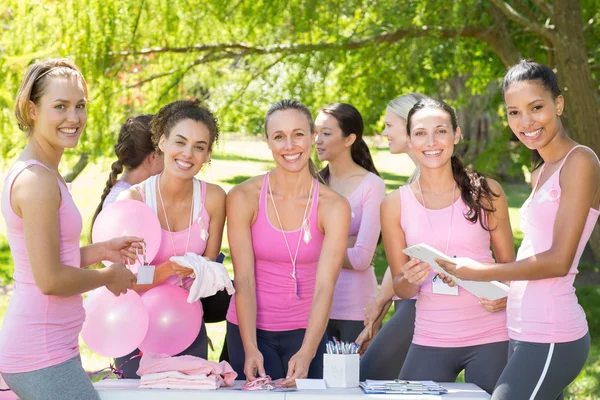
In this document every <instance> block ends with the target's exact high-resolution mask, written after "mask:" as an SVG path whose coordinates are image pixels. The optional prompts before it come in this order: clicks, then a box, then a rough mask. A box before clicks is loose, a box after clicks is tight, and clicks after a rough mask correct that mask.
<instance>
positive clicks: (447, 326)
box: [400, 185, 508, 347]
mask: <svg viewBox="0 0 600 400" xmlns="http://www.w3.org/2000/svg"><path fill="white" fill-rule="evenodd" d="M400 199H401V200H400V201H401V204H402V212H401V217H400V218H401V221H400V224H401V226H402V229H403V230H404V234H405V236H406V245H407V246H412V245H415V244H419V243H426V244H428V245H430V246H432V247H435V248H437V249H438V250H440V251H442V252H443V251H445V250H446V249H445V248H443V249H439V247H438V246H440V245H445V243H446V240H447V237H448V231H449V226H450V215H451V211H452V206H449V207H446V208H443V209H440V210H430V209H427V210H425V207H423V205H422V204H421V203H419V201H418V200H417V198H416V197H415V194H414V193H413V191H412V190H411V188H410V186H409V185H405V186H402V187H401V188H400ZM465 212H466V206H465V203H464V202H463V200H462V198H461V197H459V198H458V200H456V201H455V203H454V215H453V216H452V231H451V235H450V242H449V245H448V255H449V256H450V257H453V256H456V257H469V258H472V259H473V260H476V261H479V262H494V259H493V258H492V251H491V250H490V233H489V232H488V231H486V230H485V229H483V228H482V227H481V225H480V223H479V221H477V222H476V223H475V224H473V223H471V222H469V221H467V219H465V217H464V213H465ZM427 214H429V219H430V221H431V226H432V227H433V230H434V231H435V233H434V232H432V230H431V227H430V225H429V222H428V221H427ZM434 238H437V240H438V241H439V245H438V243H436V240H435V239H434ZM435 275H436V274H435V272H433V271H432V272H431V274H430V275H429V278H428V279H427V281H425V283H423V284H422V285H421V287H420V288H419V293H418V296H417V304H416V308H417V314H416V319H415V333H414V337H413V343H415V344H418V345H421V346H432V347H465V346H476V345H480V344H486V343H494V342H501V341H506V340H508V334H507V331H506V312H505V311H498V312H495V313H491V312H488V311H486V310H485V309H484V308H483V307H482V306H481V304H479V299H478V298H477V297H476V296H475V295H473V294H471V293H469V292H467V291H466V290H464V289H463V288H461V287H459V288H458V295H457V296H454V295H446V294H436V293H433V289H432V285H433V283H432V279H433V277H434V276H435Z"/></svg>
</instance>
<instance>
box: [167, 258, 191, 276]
mask: <svg viewBox="0 0 600 400" xmlns="http://www.w3.org/2000/svg"><path fill="white" fill-rule="evenodd" d="M171 267H172V268H173V272H174V273H175V275H177V276H179V278H180V279H183V278H187V277H188V276H191V277H192V278H195V275H194V270H193V269H191V268H188V267H183V266H181V265H179V264H177V263H176V262H171Z"/></svg>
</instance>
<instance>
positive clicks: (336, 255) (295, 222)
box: [227, 100, 350, 385]
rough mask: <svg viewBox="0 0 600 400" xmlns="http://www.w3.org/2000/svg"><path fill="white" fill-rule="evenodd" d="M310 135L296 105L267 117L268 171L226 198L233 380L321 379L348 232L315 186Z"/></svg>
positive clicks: (346, 219)
mask: <svg viewBox="0 0 600 400" xmlns="http://www.w3.org/2000/svg"><path fill="white" fill-rule="evenodd" d="M314 132H315V127H314V123H313V119H312V116H311V113H310V111H309V110H308V108H307V107H306V106H305V105H304V104H302V103H300V102H298V101H295V100H281V101H279V102H277V103H275V104H273V105H272V106H271V107H270V109H269V111H268V112H267V115H266V117H265V134H266V137H267V144H268V146H269V148H270V149H271V152H272V154H273V159H274V160H275V169H273V170H272V171H270V172H268V173H266V174H265V175H263V176H257V177H254V178H251V179H249V180H247V181H246V182H243V183H241V184H239V185H237V186H236V187H234V188H233V189H231V191H230V192H229V194H228V196H227V209H228V210H230V212H229V214H228V216H227V233H228V238H229V246H230V249H231V258H232V261H233V269H234V272H235V290H236V293H235V294H234V296H233V297H234V301H232V302H231V304H230V307H229V313H228V314H227V329H228V333H227V346H228V348H229V356H230V361H231V365H232V367H233V369H234V370H235V371H236V372H237V373H238V374H239V375H240V377H241V379H247V380H248V381H252V380H255V379H256V378H257V377H258V376H265V375H266V374H268V375H270V377H271V378H273V379H278V378H286V380H285V381H284V384H285V385H293V384H294V382H295V379H296V378H306V377H307V376H308V377H309V378H319V377H322V375H323V353H324V352H325V341H326V340H325V335H324V333H325V327H326V326H327V320H328V318H329V310H330V307H331V298H332V296H333V290H334V287H335V282H336V280H337V277H338V275H339V272H340V268H341V265H342V262H343V260H344V254H345V252H346V240H347V238H348V229H349V226H350V207H349V205H348V202H347V201H346V199H344V198H343V197H342V196H340V195H338V194H337V193H335V192H334V191H333V190H331V189H330V188H328V187H327V186H326V185H322V184H321V183H319V180H318V179H317V171H316V168H314V165H312V160H311V158H310V155H311V150H312V142H313V139H314Z"/></svg>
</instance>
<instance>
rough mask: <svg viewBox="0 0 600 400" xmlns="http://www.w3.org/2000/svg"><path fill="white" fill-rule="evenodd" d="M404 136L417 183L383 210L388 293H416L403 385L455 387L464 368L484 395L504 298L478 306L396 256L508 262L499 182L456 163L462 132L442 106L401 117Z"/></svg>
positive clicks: (420, 107)
mask: <svg viewBox="0 0 600 400" xmlns="http://www.w3.org/2000/svg"><path fill="white" fill-rule="evenodd" d="M407 131H408V134H409V136H410V142H411V145H412V149H413V152H414V154H415V157H416V158H417V160H418V163H419V167H420V175H419V177H418V179H416V180H415V181H414V182H413V183H412V184H407V185H405V186H402V187H400V188H399V189H398V190H395V191H394V192H392V193H390V194H389V195H388V196H387V197H386V199H385V200H384V202H383V205H382V208H381V226H382V231H383V240H384V245H385V250H386V255H387V259H388V261H389V263H390V267H391V269H392V274H393V277H394V289H395V291H396V293H397V294H398V296H400V297H401V298H402V299H410V298H413V297H414V296H415V295H417V294H418V296H417V303H416V319H415V331H414V336H413V341H412V345H411V347H410V350H409V351H408V355H407V357H406V360H405V362H404V365H403V366H402V370H401V371H400V379H409V380H434V381H440V382H453V381H454V380H455V379H456V377H457V376H458V374H459V373H460V372H461V371H462V370H464V371H465V381H467V382H472V383H475V384H477V385H478V386H479V387H481V388H482V389H484V390H485V391H486V392H488V393H491V392H492V390H493V389H494V385H495V384H496V381H497V379H498V377H499V376H500V374H501V373H502V370H503V368H504V366H505V365H506V357H507V353H508V335H507V332H506V313H505V311H504V309H505V307H506V299H501V300H496V301H487V300H484V299H478V298H477V297H476V296H474V295H473V294H471V293H469V292H467V291H466V290H464V289H463V288H459V287H458V286H456V285H454V283H453V282H451V281H448V279H447V278H445V277H440V276H437V275H436V274H435V273H433V271H432V269H431V267H430V266H429V265H427V264H424V263H421V262H420V261H419V260H415V259H413V260H409V258H408V256H406V255H405V254H404V253H403V252H402V250H404V249H405V248H406V247H408V246H412V245H415V244H419V243H426V244H428V245H430V246H432V247H435V248H437V250H439V251H441V252H442V253H444V254H447V255H449V256H451V257H452V256H457V257H470V258H473V259H475V260H478V261H484V262H493V261H494V259H493V258H492V250H491V249H490V247H491V248H492V249H493V252H494V256H495V257H496V260H498V262H510V261H512V260H514V246H513V236H512V231H511V228H510V221H509V218H508V204H507V201H506V197H505V196H504V193H503V191H502V188H501V187H500V185H499V184H498V183H497V182H495V181H493V180H491V179H488V178H485V177H484V176H482V175H480V174H479V173H477V172H474V171H469V170H468V169H467V168H466V167H465V166H464V164H463V162H462V161H461V160H460V158H458V156H456V155H454V146H455V145H456V144H457V143H458V142H459V140H460V135H461V134H460V128H459V127H458V123H457V120H456V114H455V113H454V110H453V109H452V108H451V107H450V106H449V105H448V104H446V103H444V102H443V101H441V100H432V99H426V100H423V101H420V102H419V103H417V104H416V105H415V106H414V107H413V108H412V109H411V110H410V112H409V114H408V119H407ZM446 281H448V282H450V285H452V286H450V285H448V284H446V283H445V282H446Z"/></svg>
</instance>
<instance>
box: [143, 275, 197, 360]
mask: <svg viewBox="0 0 600 400" xmlns="http://www.w3.org/2000/svg"><path fill="white" fill-rule="evenodd" d="M187 296H188V293H187V292H186V291H185V290H184V289H182V288H180V287H176V286H173V285H170V284H163V285H159V286H156V287H154V288H152V289H150V290H148V291H147V292H146V293H144V294H143V295H142V300H143V302H144V304H145V305H146V309H147V310H148V313H149V316H150V323H149V325H148V332H147V333H146V337H145V338H144V341H143V342H142V343H141V344H140V345H139V348H140V350H142V352H151V353H159V354H167V355H170V356H174V355H176V354H179V353H181V352H182V351H183V350H185V349H187V348H188V347H189V346H190V345H191V344H192V343H193V341H194V340H195V339H196V337H197V336H198V333H199V332H200V328H201V325H202V307H201V306H200V304H199V303H198V302H195V303H192V304H190V303H188V302H187Z"/></svg>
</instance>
